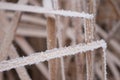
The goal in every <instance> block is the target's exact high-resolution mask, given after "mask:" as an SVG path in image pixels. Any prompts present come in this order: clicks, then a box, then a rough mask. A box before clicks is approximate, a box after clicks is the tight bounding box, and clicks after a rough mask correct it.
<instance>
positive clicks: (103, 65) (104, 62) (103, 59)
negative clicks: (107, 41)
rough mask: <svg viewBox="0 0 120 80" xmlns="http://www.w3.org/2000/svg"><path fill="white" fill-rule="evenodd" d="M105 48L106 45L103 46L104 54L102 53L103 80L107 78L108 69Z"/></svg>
mask: <svg viewBox="0 0 120 80" xmlns="http://www.w3.org/2000/svg"><path fill="white" fill-rule="evenodd" d="M105 50H106V47H103V54H102V62H103V63H102V72H103V78H102V80H107V71H106V70H107V69H106V65H107V63H106V52H105Z"/></svg>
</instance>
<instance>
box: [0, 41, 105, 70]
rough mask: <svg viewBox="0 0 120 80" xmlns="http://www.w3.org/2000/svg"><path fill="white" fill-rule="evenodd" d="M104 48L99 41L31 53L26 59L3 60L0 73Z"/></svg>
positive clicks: (0, 63)
mask: <svg viewBox="0 0 120 80" xmlns="http://www.w3.org/2000/svg"><path fill="white" fill-rule="evenodd" d="M104 46H106V42H105V41H104V40H100V41H95V42H91V43H87V44H78V45H75V46H69V47H64V48H59V49H52V50H47V51H45V52H38V53H33V54H32V55H29V56H27V57H20V58H16V59H11V60H5V61H2V62H0V72H2V71H6V70H9V69H12V68H17V67H21V66H25V65H31V64H37V63H39V62H44V61H48V60H51V59H55V58H60V57H63V56H69V55H75V54H78V53H84V52H87V51H93V50H95V49H98V48H101V47H102V48H103V47H104ZM54 70H55V69H54Z"/></svg>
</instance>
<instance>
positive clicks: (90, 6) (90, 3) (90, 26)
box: [84, 0, 96, 80]
mask: <svg viewBox="0 0 120 80" xmlns="http://www.w3.org/2000/svg"><path fill="white" fill-rule="evenodd" d="M85 4H86V6H87V9H86V11H87V12H89V13H93V14H94V15H95V12H96V9H95V0H87V1H86V2H85ZM94 28H95V18H93V19H84V31H85V42H86V43H88V42H91V41H93V39H94ZM93 58H94V57H93V53H92V52H91V51H89V52H87V53H86V69H87V70H86V71H87V80H93V75H94V73H93Z"/></svg>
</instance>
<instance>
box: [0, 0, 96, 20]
mask: <svg viewBox="0 0 120 80" xmlns="http://www.w3.org/2000/svg"><path fill="white" fill-rule="evenodd" d="M46 5H49V4H46ZM0 10H12V11H22V12H32V13H39V14H40V13H41V14H49V15H59V16H66V17H82V18H87V19H91V18H93V17H94V16H93V14H89V13H85V12H81V13H79V12H75V11H70V10H53V9H49V8H44V7H39V6H30V5H18V4H13V3H2V2H0Z"/></svg>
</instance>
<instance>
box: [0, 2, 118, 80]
mask: <svg viewBox="0 0 120 80" xmlns="http://www.w3.org/2000/svg"><path fill="white" fill-rule="evenodd" d="M0 1H1V2H10V3H15V4H18V2H20V1H21V4H26V5H34V6H40V7H46V8H50V9H51V7H49V6H50V5H51V3H52V4H53V2H52V1H53V0H0ZM25 1H27V2H26V3H25ZM50 1H51V2H50ZM56 1H57V0H56ZM85 1H86V3H87V1H89V0H58V4H55V3H54V7H53V9H63V10H71V11H79V12H82V11H85V12H88V13H92V12H93V13H95V15H96V17H95V23H94V22H93V24H94V27H95V29H94V39H93V40H99V39H104V40H105V41H106V42H107V45H108V47H107V50H106V52H107V79H108V80H120V0H96V5H95V6H94V7H93V8H89V7H87V5H85V4H86V3H84V2H85ZM90 1H94V0H90ZM56 5H57V6H56ZM91 5H92V3H91ZM5 6H6V5H5ZM88 6H89V5H88ZM89 9H92V10H93V11H92V12H91V10H89ZM19 14H21V16H20V15H19ZM57 17H58V16H57ZM49 18H51V15H44V14H36V13H29V12H22V13H20V12H15V11H10V10H0V45H2V43H4V41H6V45H8V46H9V45H10V44H11V42H12V45H14V47H15V48H16V50H15V52H13V53H15V54H10V51H9V53H8V54H7V53H6V54H4V56H5V58H4V59H13V58H16V57H22V56H27V55H30V54H32V53H35V52H40V51H45V50H47V42H48V41H47V36H48V35H49V34H47V31H49V30H47V28H46V27H47V26H49V25H51V24H52V23H53V20H51V19H49ZM49 20H50V21H52V22H51V23H50V21H49ZM55 21H56V26H57V28H60V30H61V36H60V34H59V32H58V33H55V34H56V36H59V37H60V39H61V40H62V42H61V45H62V47H64V46H71V45H75V44H78V43H83V42H84V27H83V25H85V23H84V20H83V18H72V17H61V16H60V17H59V18H57V19H56V18H55ZM52 25H54V24H52ZM12 26H17V28H14V29H13V28H10V27H12ZM80 26H81V27H80ZM92 26H93V25H92ZM9 30H10V31H9ZM53 30H54V29H53ZM57 31H59V29H58V30H57ZM53 32H54V31H53ZM6 34H8V35H9V36H6V37H4V36H5V35H6ZM5 39H6V40H5ZM48 39H49V38H48ZM60 39H59V38H58V42H57V44H58V45H57V46H56V47H60V43H59V40H60ZM2 41H3V42H2ZM0 47H1V46H0ZM48 47H49V46H48ZM7 48H8V47H7ZM49 49H50V48H49ZM4 50H6V49H4ZM101 53H102V51H101V50H100V49H98V50H95V51H94V52H93V54H94V61H93V70H94V71H93V79H90V80H103V79H102V78H103V73H102V69H101V66H102V63H101V62H102V58H101ZM77 56H79V55H77ZM79 57H80V56H79ZM0 58H1V57H0ZM76 58H77V57H76V55H75V56H67V57H64V68H65V77H66V80H85V79H86V69H85V68H84V67H85V66H86V63H85V55H82V58H80V60H79V59H78V58H77V59H78V60H76ZM4 59H3V58H1V59H0V61H2V60H4ZM79 64H80V65H79ZM81 65H82V66H81ZM76 66H78V67H76ZM79 67H80V68H79ZM77 69H80V70H77ZM82 69H83V70H82ZM48 71H49V70H48V62H47V61H46V62H44V63H39V64H34V65H28V66H24V67H22V68H17V69H12V70H9V71H4V72H1V73H0V80H29V77H30V78H32V80H48V77H49V76H48V75H49V73H48ZM79 71H80V72H79ZM79 75H80V76H83V78H81V77H79ZM53 80H54V79H53ZM57 80H62V79H61V77H60V76H59V77H58V79H57Z"/></svg>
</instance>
